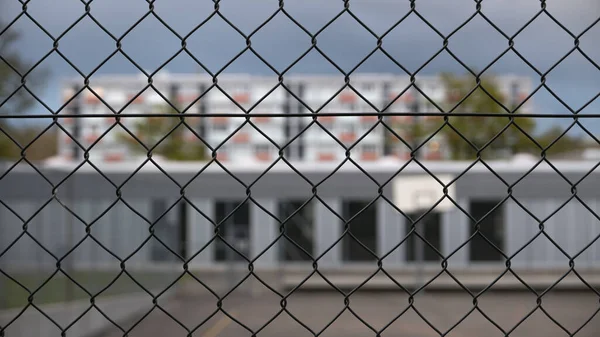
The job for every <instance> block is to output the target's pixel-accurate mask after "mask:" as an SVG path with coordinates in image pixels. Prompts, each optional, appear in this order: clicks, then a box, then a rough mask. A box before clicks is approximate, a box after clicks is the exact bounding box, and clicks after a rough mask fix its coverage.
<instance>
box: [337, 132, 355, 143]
mask: <svg viewBox="0 0 600 337" xmlns="http://www.w3.org/2000/svg"><path fill="white" fill-rule="evenodd" d="M339 140H340V141H341V142H344V143H349V142H353V141H355V140H356V134H355V133H354V132H342V133H341V134H340V136H339Z"/></svg>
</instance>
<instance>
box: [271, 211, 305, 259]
mask: <svg viewBox="0 0 600 337" xmlns="http://www.w3.org/2000/svg"><path fill="white" fill-rule="evenodd" d="M304 203H305V202H304V201H284V202H281V203H280V204H279V219H280V220H281V221H284V220H286V219H288V217H289V219H288V220H287V221H286V222H285V224H284V231H285V235H286V236H287V238H286V237H282V238H281V239H280V245H279V247H280V248H279V258H280V260H283V261H312V257H311V255H312V254H313V247H314V216H313V210H314V208H313V204H314V203H312V202H310V203H308V204H306V205H304ZM303 205H304V207H302V206H303ZM301 207H302V208H301ZM296 211H297V212H296ZM292 214H293V215H292ZM292 241H293V242H292ZM299 247H301V248H299ZM305 251H306V252H305ZM307 253H308V254H310V255H308V254H307Z"/></svg>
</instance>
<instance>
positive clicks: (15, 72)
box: [0, 5, 56, 159]
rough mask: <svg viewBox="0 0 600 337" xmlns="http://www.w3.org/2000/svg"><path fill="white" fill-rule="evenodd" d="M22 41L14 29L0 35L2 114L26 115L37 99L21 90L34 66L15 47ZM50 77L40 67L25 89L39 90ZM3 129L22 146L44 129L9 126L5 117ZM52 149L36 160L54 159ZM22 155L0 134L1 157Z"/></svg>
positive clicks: (1, 122) (2, 25) (1, 121)
mask: <svg viewBox="0 0 600 337" xmlns="http://www.w3.org/2000/svg"><path fill="white" fill-rule="evenodd" d="M0 10H1V5H0ZM5 27H6V24H5V23H4V22H0V31H2V30H4V29H5ZM19 38H20V35H19V34H18V32H16V31H14V30H13V29H12V28H9V29H6V30H5V31H4V32H3V33H2V35H0V56H2V59H0V114H2V115H17V114H22V113H25V112H26V111H27V110H28V109H30V108H31V107H32V106H33V105H34V104H35V102H36V101H35V98H34V97H33V96H32V95H31V94H30V93H29V92H27V90H26V89H25V88H23V87H21V88H20V86H21V83H22V75H23V74H25V73H27V72H28V71H29V70H30V69H31V67H32V64H30V63H29V62H26V61H25V60H24V59H23V55H22V54H21V53H20V52H19V50H18V49H17V48H16V47H15V43H17V42H18V40H19ZM47 77H48V72H47V71H46V70H45V69H43V68H40V66H38V67H37V68H36V69H35V70H34V71H32V72H31V73H29V74H28V75H27V77H26V78H25V80H26V86H27V88H28V89H30V90H36V89H37V88H39V87H40V86H41V85H42V84H44V83H45V80H46V79H47ZM38 94H39V92H38ZM0 129H2V131H3V132H5V133H7V134H9V135H10V136H11V137H12V138H14V139H15V140H17V141H18V142H19V143H20V144H21V145H23V146H24V145H27V144H28V143H29V142H31V141H32V140H34V139H35V137H36V136H37V135H38V134H39V133H40V132H41V130H42V129H41V128H38V127H33V128H32V127H24V126H23V125H18V124H17V123H10V122H9V121H8V119H6V118H2V119H0ZM49 136H52V134H49V135H44V136H43V137H42V138H44V139H46V140H47V139H48V137H49ZM40 139H41V138H40ZM37 142H38V141H36V145H37V147H38V150H39V148H45V147H43V146H41V145H39V144H37ZM40 146H41V147H40ZM52 148H53V146H50V147H48V153H47V154H46V155H45V154H43V153H37V154H36V155H35V156H34V157H36V158H38V157H39V158H46V157H48V156H51V155H53V154H54V153H55V152H56V151H55V150H52ZM42 152H43V151H42ZM20 156H21V151H20V149H19V148H18V146H17V145H16V144H15V143H14V142H13V141H12V140H11V139H10V138H9V137H8V136H7V135H6V134H4V133H0V158H9V159H17V158H20ZM27 156H28V158H29V151H28V152H27ZM31 159H33V157H32V158H31Z"/></svg>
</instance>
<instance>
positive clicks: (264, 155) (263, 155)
mask: <svg viewBox="0 0 600 337" xmlns="http://www.w3.org/2000/svg"><path fill="white" fill-rule="evenodd" d="M256 159H258V160H259V161H269V160H271V154H270V153H269V152H266V151H260V152H257V153H256Z"/></svg>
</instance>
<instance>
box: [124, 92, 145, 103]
mask: <svg viewBox="0 0 600 337" xmlns="http://www.w3.org/2000/svg"><path fill="white" fill-rule="evenodd" d="M134 97H135V95H133V94H130V95H128V96H127V101H131V100H132V99H133V98H134ZM131 103H132V104H141V103H144V97H142V95H140V96H138V97H135V100H133V102H131Z"/></svg>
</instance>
